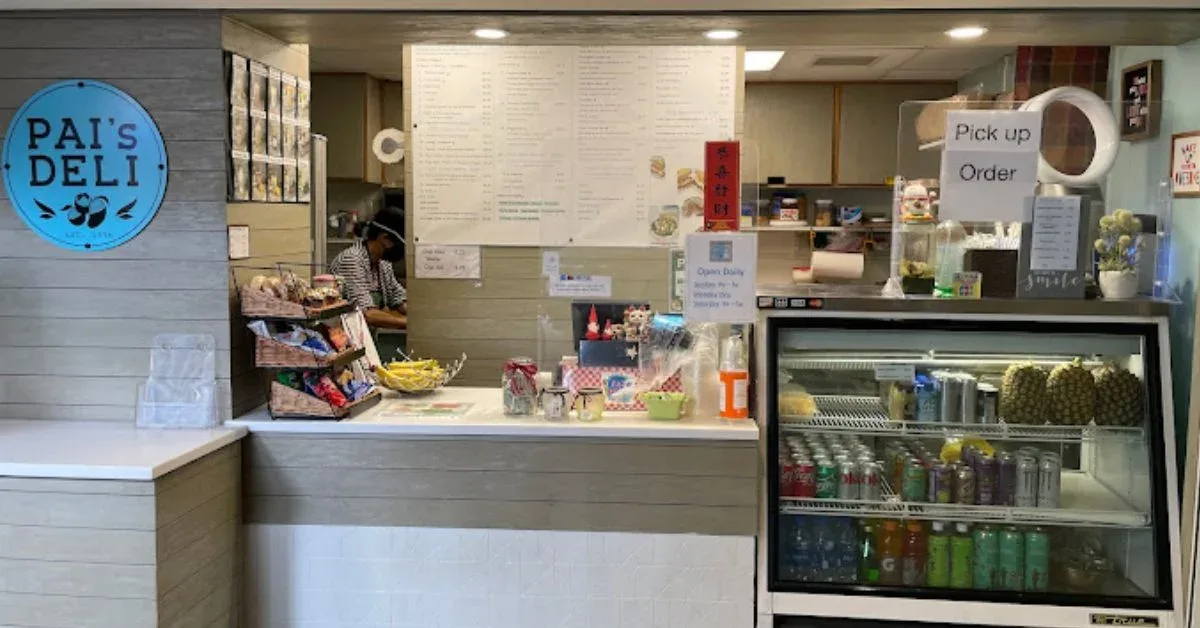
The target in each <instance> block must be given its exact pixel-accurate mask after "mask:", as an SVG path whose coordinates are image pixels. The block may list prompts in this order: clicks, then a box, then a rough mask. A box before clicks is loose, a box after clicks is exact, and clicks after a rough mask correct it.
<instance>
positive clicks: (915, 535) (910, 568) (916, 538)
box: [900, 521, 929, 587]
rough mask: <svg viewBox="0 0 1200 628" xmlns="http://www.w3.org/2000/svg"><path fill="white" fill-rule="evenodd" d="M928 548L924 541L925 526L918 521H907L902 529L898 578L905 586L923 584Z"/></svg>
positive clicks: (921, 585) (919, 585)
mask: <svg viewBox="0 0 1200 628" xmlns="http://www.w3.org/2000/svg"><path fill="white" fill-rule="evenodd" d="M928 553H929V548H928V544H927V543H926V541H925V526H923V525H921V522H920V521H909V522H908V525H907V526H905V531H904V551H903V559H902V560H901V562H900V580H901V582H902V583H903V584H904V586H906V587H923V586H925V562H926V561H927V560H928Z"/></svg>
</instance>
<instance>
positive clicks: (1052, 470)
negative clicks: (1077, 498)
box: [1037, 452, 1062, 508]
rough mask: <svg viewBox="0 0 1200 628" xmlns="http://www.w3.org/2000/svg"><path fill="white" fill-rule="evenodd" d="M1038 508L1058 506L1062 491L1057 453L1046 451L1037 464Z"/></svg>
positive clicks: (1060, 469)
mask: <svg viewBox="0 0 1200 628" xmlns="http://www.w3.org/2000/svg"><path fill="white" fill-rule="evenodd" d="M1037 486H1038V492H1037V507H1038V508H1058V498H1059V494H1060V492H1061V491H1062V460H1061V459H1059V457H1058V454H1055V453H1050V452H1046V453H1043V454H1042V459H1041V461H1040V462H1039V464H1038V485H1037Z"/></svg>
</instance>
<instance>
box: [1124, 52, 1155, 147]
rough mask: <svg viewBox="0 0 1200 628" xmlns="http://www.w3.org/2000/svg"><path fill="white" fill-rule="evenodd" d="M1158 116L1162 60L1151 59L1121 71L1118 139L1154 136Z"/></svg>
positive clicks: (1132, 140) (1125, 139) (1143, 138)
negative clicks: (1119, 132) (1119, 134)
mask: <svg viewBox="0 0 1200 628" xmlns="http://www.w3.org/2000/svg"><path fill="white" fill-rule="evenodd" d="M1161 117H1162V61H1160V60H1158V59H1153V60H1150V61H1145V62H1142V63H1139V64H1137V65H1131V66H1129V67H1127V68H1125V69H1123V70H1121V120H1120V124H1121V139H1122V140H1124V141H1127V142H1136V141H1139V140H1145V139H1150V138H1153V137H1158V127H1159V119H1160V118H1161Z"/></svg>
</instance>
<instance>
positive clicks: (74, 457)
mask: <svg viewBox="0 0 1200 628" xmlns="http://www.w3.org/2000/svg"><path fill="white" fill-rule="evenodd" d="M245 435H246V430H245V429H243V428H228V427H219V428H215V429H209V430H169V429H138V428H137V427H135V426H134V425H133V424H132V423H109V422H94V421H17V420H11V421H8V420H0V477H3V476H10V477H25V478H58V479H81V480H139V481H148V480H153V479H155V478H158V477H161V476H163V475H166V474H167V473H170V472H171V471H174V470H175V469H178V468H179V467H182V466H183V465H185V464H188V463H189V462H192V461H195V460H196V459H198V458H200V457H202V456H204V455H206V454H209V453H212V452H214V451H216V450H218V449H220V448H222V447H224V446H226V445H228V444H230V443H232V442H234V441H236V440H238V439H240V438H242V437H243V436H245Z"/></svg>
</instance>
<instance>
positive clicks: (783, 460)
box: [779, 452, 796, 497]
mask: <svg viewBox="0 0 1200 628" xmlns="http://www.w3.org/2000/svg"><path fill="white" fill-rule="evenodd" d="M792 456H793V454H788V453H786V452H780V454H779V494H780V495H782V496H784V497H795V496H796V461H795V460H794V459H793V457H792Z"/></svg>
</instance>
